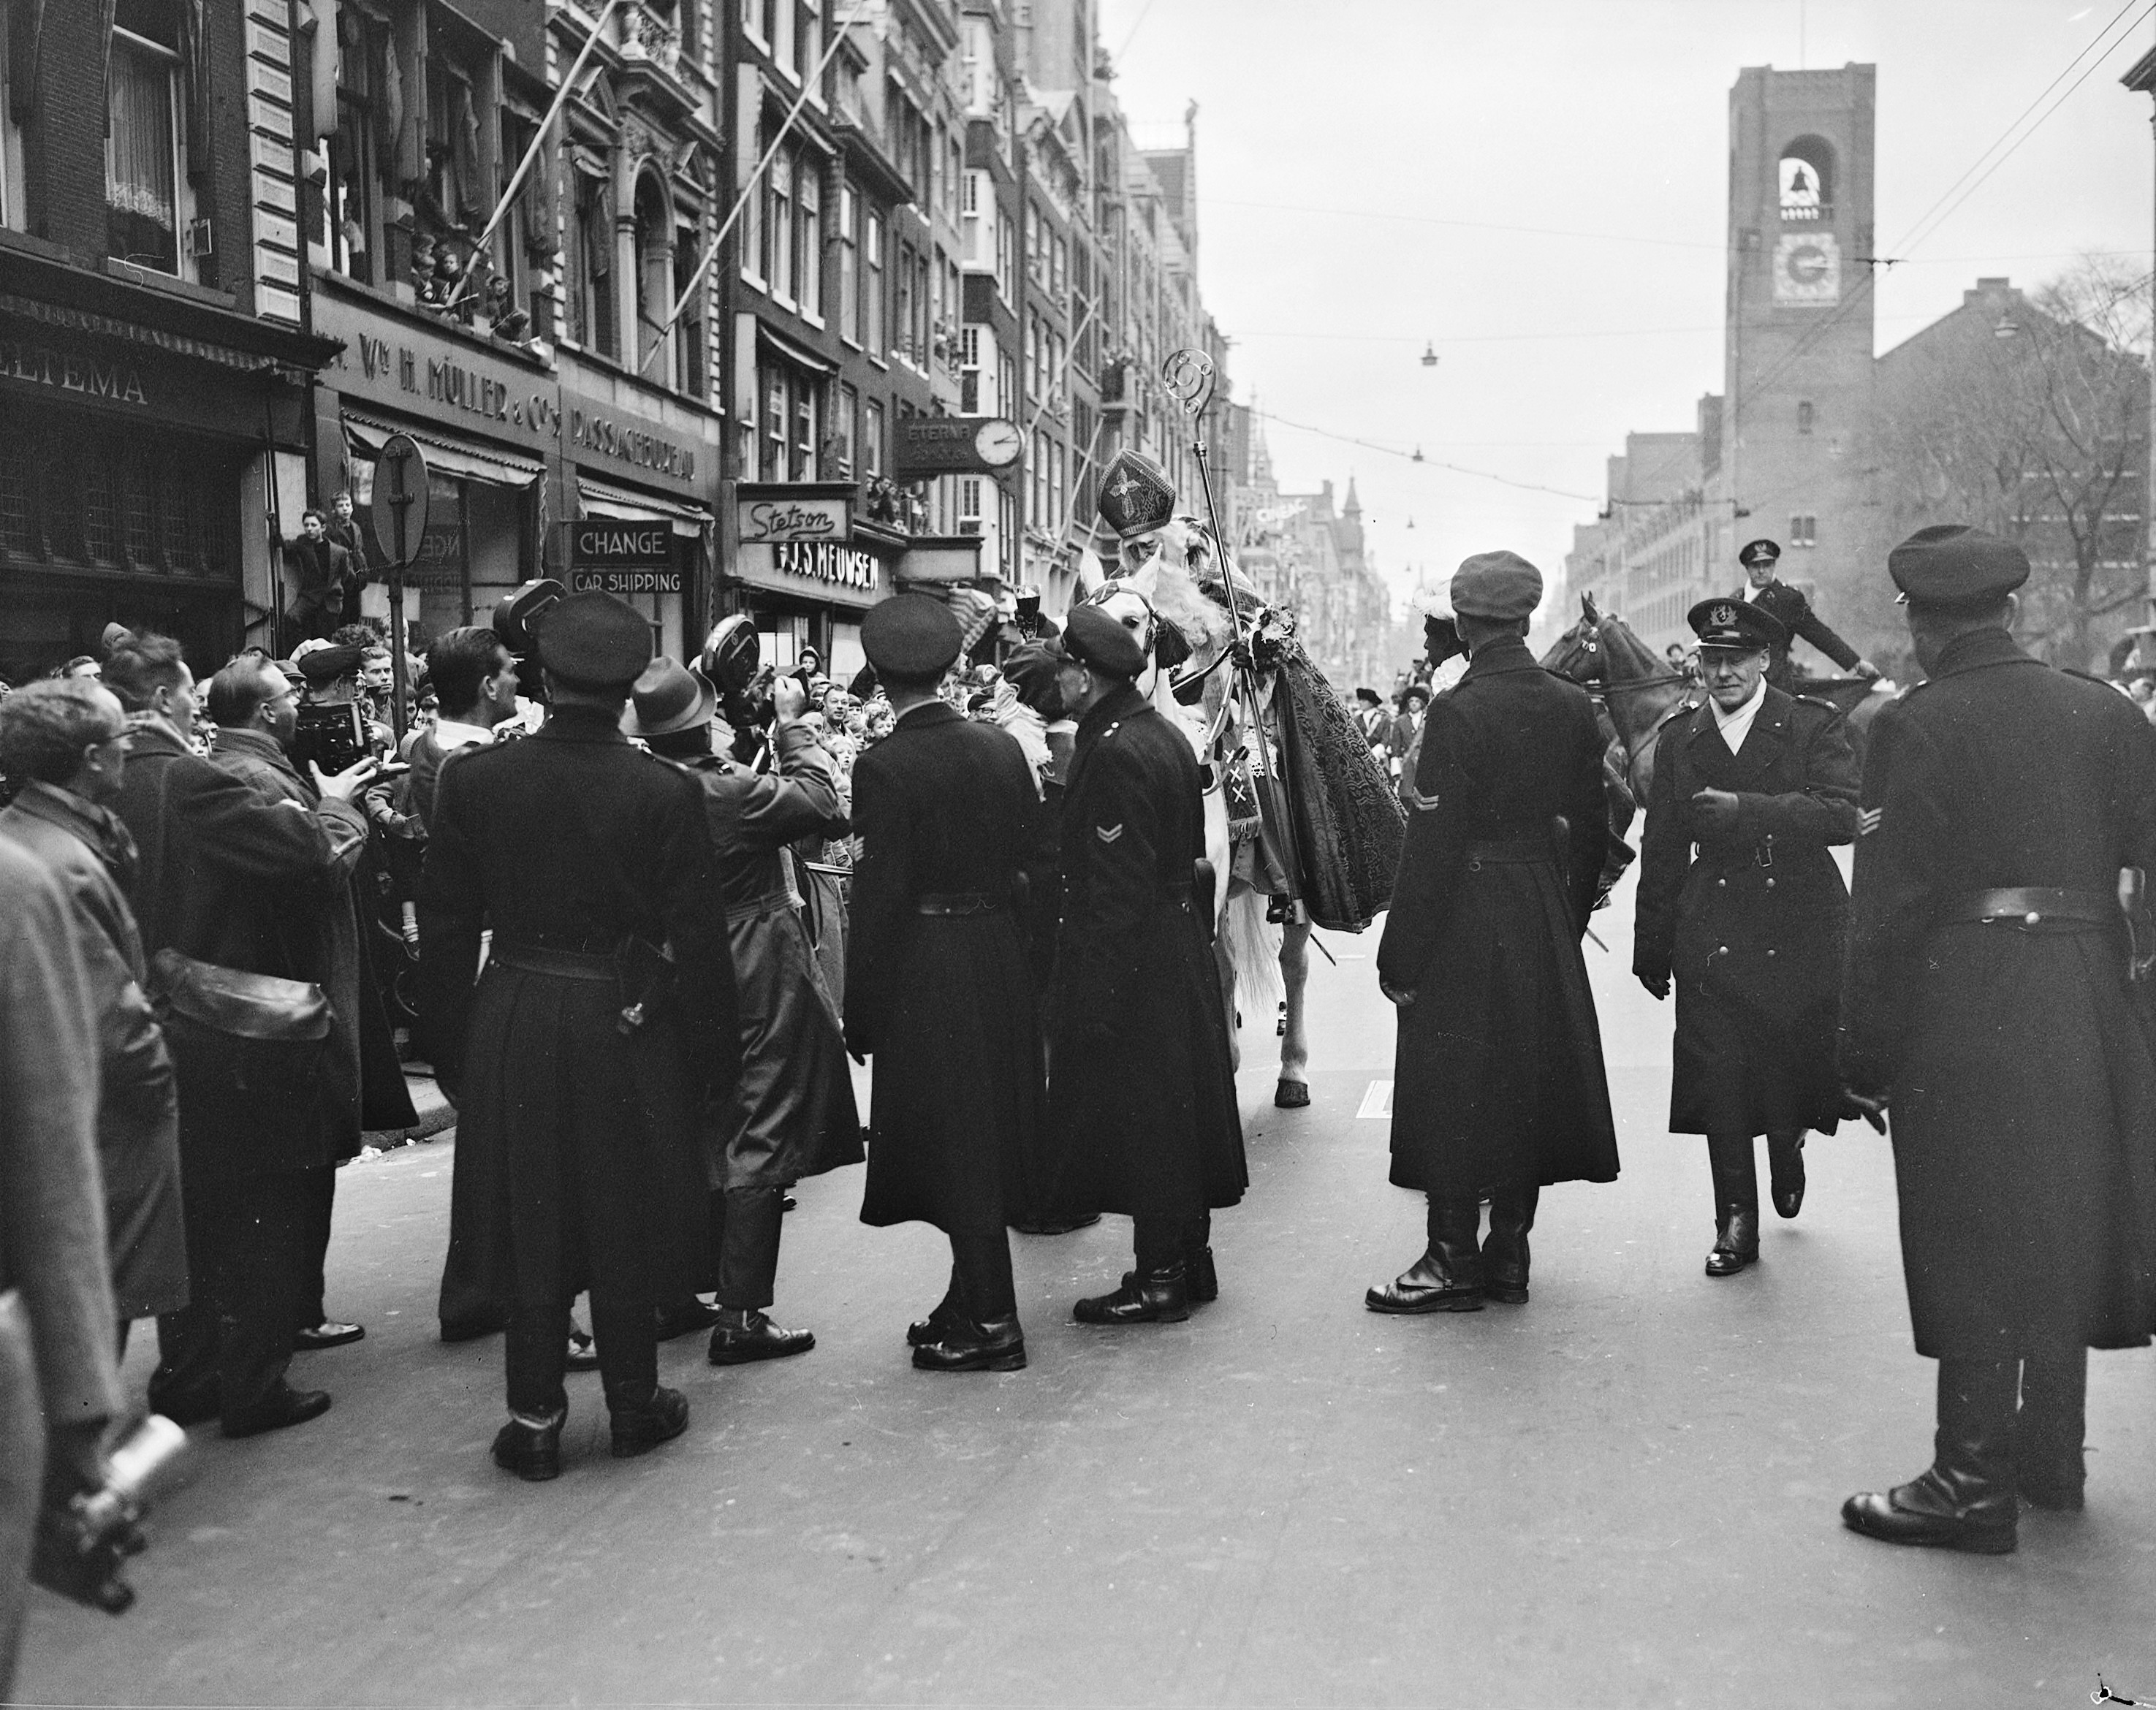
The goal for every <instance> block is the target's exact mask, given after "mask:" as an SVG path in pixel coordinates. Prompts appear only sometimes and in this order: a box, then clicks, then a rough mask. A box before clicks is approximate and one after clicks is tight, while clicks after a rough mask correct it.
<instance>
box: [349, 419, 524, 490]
mask: <svg viewBox="0 0 2156 1710" xmlns="http://www.w3.org/2000/svg"><path fill="white" fill-rule="evenodd" d="M391 434H410V435H411V436H412V438H413V439H416V440H418V442H419V449H421V450H422V451H423V452H425V453H426V454H427V466H428V468H429V469H430V470H434V471H435V472H437V473H438V474H441V475H462V476H463V477H464V478H465V480H474V481H492V482H494V483H495V485H498V486H505V487H528V486H530V485H531V483H532V482H534V481H536V480H538V479H539V478H540V476H542V475H544V474H546V472H547V469H546V465H544V464H542V463H541V462H540V461H539V460H538V459H537V458H536V457H524V456H521V455H519V454H517V453H516V452H514V451H497V450H495V449H494V448H493V447H492V446H489V447H487V448H486V449H484V450H482V449H480V448H478V447H476V446H473V445H467V444H457V443H456V442H455V441H454V440H450V439H444V438H443V437H442V436H441V435H440V434H429V433H428V432H426V431H425V430H423V429H418V428H403V427H398V426H397V425H396V424H394V423H391V422H385V421H382V420H381V419H378V418H377V417H374V416H370V415H365V414H362V413H361V412H359V411H358V410H355V409H351V408H347V409H346V411H345V413H344V437H345V439H346V441H347V442H348V443H349V444H351V446H352V450H353V451H354V452H355V453H356V454H358V455H359V456H362V457H364V458H366V459H367V460H369V461H372V460H373V459H375V458H377V457H379V456H380V455H381V454H382V446H383V444H385V443H386V442H387V441H388V438H389V436H390V435H391Z"/></svg>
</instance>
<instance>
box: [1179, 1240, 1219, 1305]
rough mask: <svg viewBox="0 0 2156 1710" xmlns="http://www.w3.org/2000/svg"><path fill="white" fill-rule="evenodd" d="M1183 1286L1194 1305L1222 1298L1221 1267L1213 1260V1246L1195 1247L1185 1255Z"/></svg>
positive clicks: (1205, 1303)
mask: <svg viewBox="0 0 2156 1710" xmlns="http://www.w3.org/2000/svg"><path fill="white" fill-rule="evenodd" d="M1183 1292H1184V1293H1186V1294H1188V1296H1189V1297H1190V1304H1191V1305H1192V1306H1193V1307H1202V1306H1205V1305H1207V1304H1209V1302H1213V1301H1217V1300H1218V1299H1219V1298H1220V1269H1219V1266H1217V1265H1215V1264H1214V1262H1213V1250H1212V1248H1210V1247H1193V1248H1192V1249H1191V1250H1190V1251H1188V1253H1186V1254H1185V1255H1184V1256H1183Z"/></svg>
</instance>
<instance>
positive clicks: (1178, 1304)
mask: <svg viewBox="0 0 2156 1710" xmlns="http://www.w3.org/2000/svg"><path fill="white" fill-rule="evenodd" d="M1053 646H1054V647H1055V650H1057V652H1058V653H1059V654H1060V657H1061V659H1062V668H1061V670H1060V673H1059V675H1058V683H1059V686H1060V689H1061V691H1062V699H1063V704H1064V705H1065V706H1066V707H1068V708H1069V709H1070V711H1074V712H1075V713H1076V714H1077V715H1078V738H1077V743H1076V746H1075V749H1074V751H1073V753H1072V757H1071V763H1070V780H1069V783H1068V786H1067V788H1066V790H1065V795H1064V799H1063V807H1062V861H1061V869H1062V884H1063V924H1062V931H1061V932H1060V935H1059V937H1058V938H1057V941H1056V958H1055V1001H1054V1023H1053V1038H1054V1045H1053V1049H1052V1051H1051V1053H1050V1056H1051V1060H1052V1061H1053V1063H1054V1065H1055V1075H1054V1077H1053V1079H1052V1080H1051V1081H1050V1086H1049V1112H1050V1122H1051V1125H1052V1129H1053V1133H1054V1137H1055V1147H1056V1151H1057V1154H1058V1157H1059V1160H1060V1167H1061V1169H1062V1172H1063V1180H1062V1183H1061V1185H1060V1198H1062V1199H1064V1200H1065V1203H1067V1204H1068V1205H1069V1206H1070V1209H1072V1210H1073V1211H1075V1212H1077V1213H1079V1214H1091V1213H1096V1212H1104V1211H1115V1212H1120V1213H1122V1214H1124V1215H1126V1216H1127V1217H1129V1218H1130V1219H1131V1220H1132V1244H1133V1245H1134V1246H1135V1248H1136V1254H1137V1264H1136V1266H1135V1268H1134V1269H1132V1270H1131V1271H1126V1272H1125V1273H1124V1276H1123V1280H1122V1286H1120V1287H1118V1288H1116V1290H1115V1291H1112V1292H1111V1293H1108V1294H1105V1295H1100V1296H1096V1297H1092V1298H1091V1299H1086V1300H1081V1301H1080V1302H1078V1303H1077V1306H1076V1307H1075V1309H1074V1311H1075V1317H1077V1319H1078V1321H1079V1322H1081V1323H1085V1324H1103V1325H1116V1324H1138V1323H1150V1322H1174V1321H1176V1320H1179V1319H1183V1318H1187V1317H1189V1316H1190V1308H1191V1306H1192V1305H1193V1303H1199V1304H1202V1303H1204V1302H1207V1301H1210V1300H1213V1299H1214V1298H1216V1297H1218V1295H1219V1291H1220V1285H1219V1274H1218V1270H1217V1267H1216V1266H1215V1265H1214V1258H1213V1248H1212V1214H1213V1212H1214V1210H1215V1209H1219V1208H1222V1207H1225V1206H1229V1205H1233V1204H1236V1203H1237V1202H1238V1201H1240V1199H1242V1197H1243V1190H1244V1189H1245V1188H1246V1187H1247V1186H1248V1185H1249V1184H1250V1172H1249V1168H1248V1167H1247V1165H1246V1163H1245V1159H1244V1155H1243V1127H1242V1120H1241V1117H1240V1113H1239V1112H1238V1111H1237V1108H1236V1103H1235V1070H1234V1066H1233V1065H1232V1062H1231V1060H1230V1056H1229V1041H1228V1033H1227V1019H1226V1014H1225V1012H1224V1008H1223V1005H1222V1003H1221V998H1220V985H1219V972H1218V969H1217V968H1216V967H1215V965H1214V960H1213V951H1212V945H1211V942H1210V939H1211V927H1212V899H1211V896H1210V895H1209V894H1208V893H1209V886H1208V887H1207V888H1206V891H1199V889H1198V887H1197V886H1195V884H1194V882H1193V881H1194V880H1195V879H1196V877H1197V876H1198V867H1199V863H1200V862H1201V861H1202V860H1203V859H1204V854H1205V826H1204V801H1203V795H1202V791H1201V787H1200V784H1199V776H1198V761H1197V757H1195V756H1194V755H1193V753H1192V752H1191V749H1190V742H1189V739H1188V737H1185V736H1184V735H1183V732H1181V731H1179V730H1178V729H1176V728H1175V727H1173V725H1171V724H1169V723H1168V721H1167V720H1166V719H1165V718H1163V717H1162V716H1161V715H1160V713H1159V712H1158V711H1156V710H1155V709H1154V708H1153V707H1152V706H1149V705H1147V702H1146V701H1145V698H1144V697H1143V696H1141V695H1140V694H1139V693H1138V691H1137V689H1136V687H1134V686H1133V685H1132V678H1134V677H1136V676H1137V675H1139V673H1140V672H1142V670H1144V669H1145V666H1146V657H1147V656H1146V650H1145V644H1144V643H1143V642H1142V640H1141V639H1139V637H1138V636H1137V634H1133V633H1132V631H1131V630H1130V629H1126V628H1125V627H1124V626H1123V625H1122V624H1120V623H1118V622H1117V621H1116V619H1114V618H1112V617H1111V616H1110V615H1109V614H1107V613H1106V611H1104V610H1102V609H1101V607H1099V606H1097V605H1082V606H1079V607H1077V608H1075V609H1074V610H1073V611H1072V612H1071V614H1070V619H1069V620H1068V621H1067V623H1066V624H1065V626H1064V631H1063V634H1061V636H1060V637H1059V638H1058V639H1056V641H1055V643H1054V644H1053Z"/></svg>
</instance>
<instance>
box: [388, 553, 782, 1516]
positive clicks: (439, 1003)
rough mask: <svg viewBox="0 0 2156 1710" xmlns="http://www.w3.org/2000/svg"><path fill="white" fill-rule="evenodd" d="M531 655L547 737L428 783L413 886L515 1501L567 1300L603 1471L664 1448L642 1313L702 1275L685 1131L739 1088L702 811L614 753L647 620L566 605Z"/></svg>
mask: <svg viewBox="0 0 2156 1710" xmlns="http://www.w3.org/2000/svg"><path fill="white" fill-rule="evenodd" d="M537 646H538V659H539V663H540V665H541V667H542V670H544V671H545V672H546V674H547V686H548V688H549V690H550V691H551V695H552V704H553V711H552V716H550V717H549V718H548V719H547V722H546V724H545V725H544V726H543V727H542V728H541V729H540V731H539V732H538V733H537V734H536V736H533V737H530V738H528V739H527V740H526V741H523V742H510V743H506V744H502V745H500V746H489V747H475V748H473V749H472V750H471V751H470V752H469V753H466V754H464V755H460V756H459V757H458V759H457V762H456V763H455V764H454V765H452V766H446V767H444V768H443V769H442V773H441V778H440V780H439V783H438V784H437V786H436V790H435V800H434V830H433V834H432V835H431V836H430V838H429V841H428V845H427V863H426V868H425V871H424V873H423V876H422V877H421V881H420V887H419V940H420V985H421V999H420V1003H421V1011H422V1014H423V1019H424V1020H425V1022H426V1027H427V1036H428V1038H429V1041H430V1042H431V1043H432V1045H433V1047H434V1067H435V1071H436V1074H437V1076H438V1077H439V1080H440V1082H441V1085H442V1087H443V1090H444V1091H445V1092H447V1093H448V1094H449V1096H451V1097H452V1098H454V1099H455V1100H456V1101H457V1103H458V1107H459V1112H460V1118H459V1127H460V1128H461V1130H462V1132H463V1135H464V1136H465V1138H466V1140H468V1141H469V1142H470V1143H473V1144H474V1146H475V1156H477V1157H479V1158H483V1159H485V1160H487V1161H488V1163H489V1166H490V1168H488V1169H487V1170H486V1171H484V1172H482V1173H480V1175H479V1176H478V1178H477V1179H472V1180H469V1181H468V1180H467V1179H465V1173H464V1171H463V1170H462V1169H459V1173H458V1179H457V1181H456V1182H455V1183H454V1186H453V1189H452V1191H453V1193H454V1194H456V1195H457V1197H459V1199H463V1200H465V1204H466V1209H467V1212H468V1214H467V1216H466V1218H465V1222H464V1227H465V1230H466V1231H467V1232H468V1233H469V1235H470V1238H471V1240H472V1241H473V1242H474V1243H475V1246H476V1247H477V1249H478V1252H477V1255H476V1263H477V1265H478V1266H479V1269H480V1272H481V1273H483V1274H485V1276H488V1277H490V1279H491V1283H492V1287H491V1292H492V1294H493V1295H494V1297H495V1298H496V1299H499V1300H501V1301H504V1302H507V1303H508V1305H509V1307H510V1317H509V1328H508V1336H507V1343H508V1346H507V1366H508V1370H507V1385H508V1399H509V1411H510V1419H509V1422H508V1423H507V1424H506V1425H504V1426H503V1427H502V1428H501V1430H500V1433H499V1434H498V1435H496V1436H495V1441H494V1458H495V1463H496V1464H497V1465H499V1466H501V1467H503V1468H504V1469H506V1470H507V1471H512V1472H515V1473H516V1474H517V1475H518V1476H520V1477H522V1478H527V1479H534V1480H537V1479H548V1478H552V1477H555V1476H557V1475H558V1474H559V1472H560V1471H561V1440H562V1420H564V1418H565V1417H566V1416H567V1411H568V1399H567V1393H566V1391H565V1390H564V1389H563V1388H562V1369H563V1363H564V1359H565V1358H566V1355H567V1338H568V1329H569V1303H570V1302H571V1301H572V1299H573V1298H574V1297H575V1296H576V1294H577V1291H578V1290H579V1289H580V1288H583V1286H586V1285H588V1286H589V1287H590V1291H591V1297H592V1328H593V1332H594V1333H595V1334H596V1335H597V1337H598V1358H599V1370H600V1374H601V1375H602V1378H603V1383H604V1388H605V1394H606V1402H607V1408H608V1413H609V1414H610V1415H611V1424H612V1437H613V1452H614V1454H615V1455H616V1456H633V1455H642V1454H645V1453H647V1452H649V1451H650V1450H652V1449H654V1448H656V1447H657V1446H659V1445H660V1444H661V1443H663V1442H665V1441H667V1440H669V1439H670V1438H673V1437H676V1436H679V1435H680V1434H681V1432H682V1431H683V1430H685V1428H686V1426H687V1425H688V1420H689V1404H688V1402H687V1401H686V1400H685V1399H684V1398H683V1397H682V1395H681V1394H680V1392H679V1391H677V1390H674V1389H664V1388H661V1387H660V1384H659V1368H658V1347H657V1343H656V1339H655V1327H654V1320H653V1309H654V1307H655V1306H656V1305H657V1304H658V1303H659V1302H662V1301H670V1300H678V1299H680V1298H681V1297H683V1296H685V1295H687V1294H691V1293H693V1292H694V1291H696V1286H697V1285H698V1283H699V1282H700V1281H701V1280H702V1273H703V1271H704V1269H705V1262H706V1261H705V1252H704V1249H705V1244H706V1228H705V1214H706V1204H705V1196H706V1181H707V1177H706V1170H705V1165H704V1158H703V1152H702V1148H701V1145H700V1143H699V1140H698V1135H697V1131H696V1112H697V1111H698V1110H699V1109H700V1108H701V1107H702V1106H703V1104H704V1101H706V1099H711V1100H720V1101H723V1100H725V1099H727V1098H729V1097H731V1095H732V1092H733V1089H734V1084H735V1081H736V1080H737V1076H738V1075H739V1073H740V1068H741V1042H740V1041H741V1029H740V1018H739V1016H738V1014H737V1009H736V1004H735V996H734V978H733V967H732V963H731V959H730V958H729V956H728V953H727V949H726V905H725V901H724V897H723V896H722V894H721V891H720V890H719V886H718V878H717V874H716V871H715V870H714V868H713V865H712V861H711V839H710V836H709V834H708V833H707V832H706V829H705V823H704V802H703V792H702V790H701V789H700V788H698V787H697V783H696V779H695V778H691V777H690V776H689V775H688V774H687V773H684V772H683V771H682V770H681V769H680V768H678V767H675V766H673V765H670V764H669V763H667V762H665V761H664V760H660V759H659V758H658V757H655V756H654V755H650V754H646V753H644V752H640V751H639V750H638V749H636V748H634V747H631V746H630V745H629V739H628V738H627V737H624V735H623V734H622V733H621V728H620V721H621V715H622V707H623V706H624V703H625V702H626V701H627V700H628V698H629V687H630V686H631V685H632V684H633V683H634V682H635V681H636V680H637V678H638V677H639V675H642V673H643V671H644V667H645V666H646V665H649V664H650V663H651V628H650V625H649V624H648V623H646V622H645V620H644V617H643V616H642V614H639V612H638V611H637V610H636V609H635V608H634V607H633V606H631V605H629V603H627V602H626V601H624V600H619V599H616V598H613V596H612V595H610V594H603V593H574V594H571V595H570V596H569V597H568V598H566V599H564V600H562V602H561V603H559V604H558V605H556V606H554V607H553V608H552V609H551V610H549V611H548V612H547V614H546V615H545V616H544V617H543V618H542V619H540V620H539V624H538V634H537ZM488 928H491V929H492V931H493V935H494V936H493V940H492V945H491V949H490V953H489V955H488V957H487V960H486V964H485V973H484V975H483V976H480V977H478V978H476V979H475V976H478V975H479V968H480V935H481V933H482V932H485V930H487V929H488Z"/></svg>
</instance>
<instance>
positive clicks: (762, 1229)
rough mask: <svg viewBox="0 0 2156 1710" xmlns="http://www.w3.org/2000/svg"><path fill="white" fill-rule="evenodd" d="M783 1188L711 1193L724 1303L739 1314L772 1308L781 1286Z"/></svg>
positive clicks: (713, 1239) (713, 1244)
mask: <svg viewBox="0 0 2156 1710" xmlns="http://www.w3.org/2000/svg"><path fill="white" fill-rule="evenodd" d="M785 1200H786V1189H783V1188H728V1189H724V1190H723V1191H721V1190H720V1189H716V1188H715V1189H712V1191H711V1252H712V1255H713V1261H714V1262H715V1263H716V1265H717V1266H718V1281H717V1282H716V1284H715V1285H714V1286H715V1287H716V1289H717V1291H718V1296H719V1304H720V1305H721V1306H722V1307H732V1308H733V1309H734V1310H735V1311H736V1312H748V1311H752V1310H757V1309H760V1308H762V1307H767V1306H769V1305H770V1304H771V1303H772V1302H773V1300H774V1299H776V1298H777V1294H776V1290H777V1289H778V1235H779V1230H781V1228H783V1225H784V1224H785V1220H786V1218H785Z"/></svg>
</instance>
